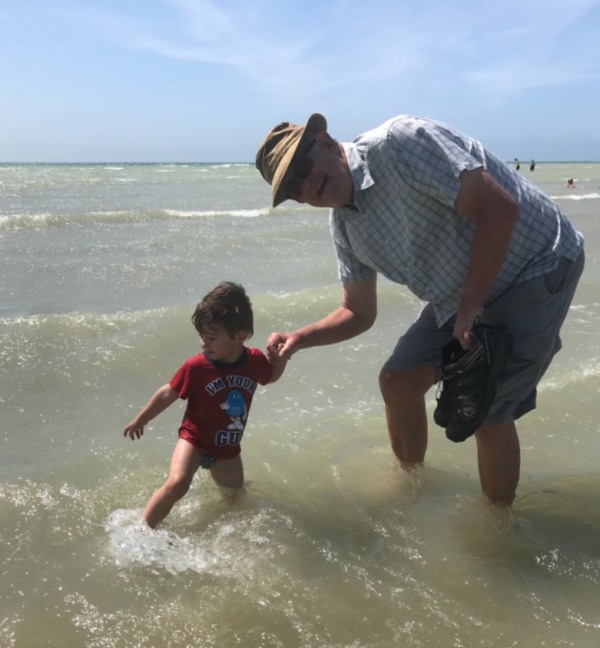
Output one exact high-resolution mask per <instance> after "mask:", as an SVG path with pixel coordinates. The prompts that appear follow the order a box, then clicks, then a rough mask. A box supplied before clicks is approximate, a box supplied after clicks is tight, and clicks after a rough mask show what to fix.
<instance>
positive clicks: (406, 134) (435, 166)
mask: <svg viewBox="0 0 600 648" xmlns="http://www.w3.org/2000/svg"><path fill="white" fill-rule="evenodd" d="M389 137H390V144H391V146H392V149H393V150H394V154H395V157H396V159H397V162H398V164H399V165H403V166H404V169H403V172H402V173H403V175H404V176H405V177H406V179H407V181H408V182H409V184H411V185H412V186H413V187H414V188H415V189H417V190H418V191H420V192H422V193H424V194H426V195H428V196H430V197H432V198H435V199H436V200H439V201H440V202H442V203H443V204H445V205H447V206H448V207H451V208H453V207H454V203H455V202H456V197H457V196H458V192H459V190H460V179H459V176H460V174H461V173H462V172H463V171H467V170H472V169H476V168H479V167H482V166H484V158H485V153H484V151H483V149H482V147H481V145H479V143H478V142H476V141H475V140H471V139H469V138H466V137H464V136H462V135H461V134H459V133H458V132H456V131H454V130H452V129H450V128H446V127H445V126H444V125H443V124H438V123H436V122H430V121H424V120H419V119H417V118H414V119H410V118H408V119H402V120H397V121H395V122H394V123H393V124H392V125H391V127H390V131H389Z"/></svg>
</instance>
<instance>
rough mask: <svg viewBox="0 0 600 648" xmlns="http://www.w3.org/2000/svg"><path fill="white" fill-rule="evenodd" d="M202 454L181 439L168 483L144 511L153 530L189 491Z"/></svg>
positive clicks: (175, 452)
mask: <svg viewBox="0 0 600 648" xmlns="http://www.w3.org/2000/svg"><path fill="white" fill-rule="evenodd" d="M201 459H202V452H200V450H198V449H197V448H195V447H194V446H193V445H192V444H191V443H188V442H187V441H184V440H183V439H179V440H178V441H177V445H176V446H175V450H173V456H172V457H171V468H170V470H169V476H168V478H167V481H166V482H165V483H164V484H163V485H162V486H161V487H160V488H159V489H158V490H157V491H156V492H155V493H154V495H152V497H151V498H150V499H149V500H148V504H146V508H145V509H144V519H145V520H146V523H147V524H148V526H149V527H151V528H152V529H153V528H154V527H155V526H156V525H157V524H158V523H159V522H161V521H162V520H164V519H165V518H166V517H167V515H168V514H169V513H170V511H171V509H172V508H173V505H174V504H175V503H176V502H177V501H179V500H180V499H181V498H182V497H183V496H184V495H185V494H186V493H187V492H188V490H189V488H190V485H191V483H192V479H193V478H194V475H195V474H196V471H197V470H198V468H199V467H200V461H201Z"/></svg>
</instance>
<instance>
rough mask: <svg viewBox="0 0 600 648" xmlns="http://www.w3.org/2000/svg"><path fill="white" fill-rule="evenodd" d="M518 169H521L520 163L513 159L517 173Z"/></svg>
mask: <svg viewBox="0 0 600 648" xmlns="http://www.w3.org/2000/svg"><path fill="white" fill-rule="evenodd" d="M520 168H521V163H520V162H519V160H517V158H515V169H516V170H517V171H519V169H520Z"/></svg>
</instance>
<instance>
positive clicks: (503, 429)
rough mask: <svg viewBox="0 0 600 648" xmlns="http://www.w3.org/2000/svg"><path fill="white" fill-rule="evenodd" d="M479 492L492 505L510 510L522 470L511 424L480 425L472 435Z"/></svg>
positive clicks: (515, 435)
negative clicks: (475, 445) (480, 491)
mask: <svg viewBox="0 0 600 648" xmlns="http://www.w3.org/2000/svg"><path fill="white" fill-rule="evenodd" d="M475 439H476V441H477V464H478V466H479V480H480V481H481V489H482V490H483V492H484V494H485V495H486V496H487V498H488V499H489V501H490V503H491V504H494V505H496V506H510V505H511V504H512V503H513V500H514V499H515V494H516V491H517V485H518V483H519V474H520V469H521V449H520V445H519V437H518V436H517V428H516V426H515V424H514V422H513V421H511V422H510V423H501V424H498V425H482V426H481V427H480V428H479V429H478V430H477V432H475Z"/></svg>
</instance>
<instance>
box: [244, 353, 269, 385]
mask: <svg viewBox="0 0 600 648" xmlns="http://www.w3.org/2000/svg"><path fill="white" fill-rule="evenodd" d="M250 353H251V354H252V357H253V359H254V360H253V361H254V364H255V368H256V382H258V383H259V384H260V385H266V384H268V383H270V382H271V378H272V377H273V367H272V366H271V363H270V362H269V359H268V358H267V356H266V355H265V354H264V353H263V352H262V351H261V350H260V349H251V350H250Z"/></svg>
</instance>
